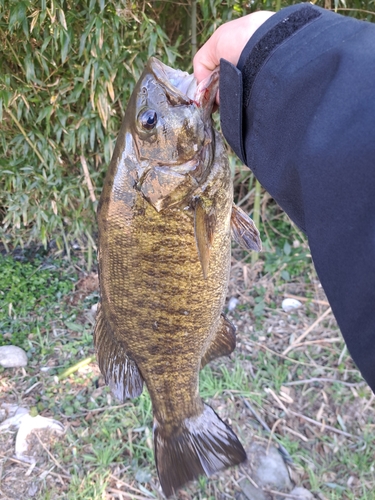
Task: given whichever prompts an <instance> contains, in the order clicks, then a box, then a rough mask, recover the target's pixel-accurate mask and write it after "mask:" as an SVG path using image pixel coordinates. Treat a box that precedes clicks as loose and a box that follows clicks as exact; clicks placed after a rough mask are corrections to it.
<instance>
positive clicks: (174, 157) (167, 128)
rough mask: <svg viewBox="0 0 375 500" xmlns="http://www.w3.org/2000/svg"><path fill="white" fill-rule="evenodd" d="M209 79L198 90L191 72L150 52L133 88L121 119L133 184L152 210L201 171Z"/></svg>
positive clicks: (207, 147) (207, 134) (205, 163)
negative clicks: (131, 155)
mask: <svg viewBox="0 0 375 500" xmlns="http://www.w3.org/2000/svg"><path fill="white" fill-rule="evenodd" d="M214 80H215V81H214V83H212V82H210V83H209V85H208V86H207V88H205V90H204V91H202V90H201V89H202V86H201V85H200V86H197V83H196V80H195V78H194V76H193V75H189V74H188V73H185V72H183V71H180V70H174V69H172V68H170V67H168V66H166V65H165V64H163V63H162V62H160V61H159V60H157V59H156V58H151V59H150V60H149V61H148V63H147V65H146V67H145V70H144V72H143V73H142V76H141V77H140V79H139V81H138V82H137V85H136V87H135V89H134V91H133V94H132V96H131V98H130V101H129V104H128V107H127V110H126V114H125V120H126V122H127V124H129V125H128V126H129V129H128V130H129V132H130V135H131V138H132V141H133V151H134V152H135V155H136V157H137V165H138V182H137V184H136V187H137V189H138V190H139V191H140V192H141V193H142V194H143V196H144V197H145V198H146V200H147V201H148V202H149V203H151V204H152V205H153V206H154V208H155V209H156V210H157V211H160V210H163V209H165V208H168V207H171V206H174V205H176V204H180V203H185V202H186V199H187V198H188V197H189V195H191V194H192V192H193V191H194V190H196V189H197V187H198V186H199V184H200V182H202V180H203V179H204V178H205V176H207V172H208V170H209V164H210V161H212V156H213V152H212V151H213V144H212V142H213V133H212V123H211V111H212V106H213V102H214V99H215V95H216V90H217V85H218V83H217V82H218V76H217V78H216V79H215V78H214ZM207 95H209V96H212V95H213V98H208V99H207Z"/></svg>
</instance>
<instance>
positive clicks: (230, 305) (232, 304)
mask: <svg viewBox="0 0 375 500" xmlns="http://www.w3.org/2000/svg"><path fill="white" fill-rule="evenodd" d="M239 303H240V301H239V300H238V299H236V297H231V298H230V299H229V302H228V311H229V312H232V311H234V310H235V309H236V307H237V306H238V304H239Z"/></svg>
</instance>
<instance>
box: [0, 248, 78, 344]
mask: <svg viewBox="0 0 375 500" xmlns="http://www.w3.org/2000/svg"><path fill="white" fill-rule="evenodd" d="M0 269H1V274H0V332H1V333H0V346H1V345H5V344H10V343H11V344H14V345H19V346H23V347H25V346H26V345H27V341H28V339H29V337H34V336H35V337H38V336H41V335H42V334H44V331H45V326H46V325H48V326H49V325H50V322H51V320H53V319H54V318H55V316H57V310H58V309H60V307H61V306H59V305H58V302H60V301H61V300H62V298H63V297H64V296H65V295H66V294H67V293H69V292H71V291H72V289H73V280H74V279H75V276H76V274H75V272H72V271H70V272H67V269H66V265H64V262H63V261H56V262H48V261H45V262H43V261H41V260H39V259H35V260H33V261H31V262H22V261H19V260H15V259H14V258H13V257H11V256H6V257H4V256H3V255H1V254H0Z"/></svg>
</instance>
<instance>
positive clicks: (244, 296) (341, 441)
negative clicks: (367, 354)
mask: <svg viewBox="0 0 375 500" xmlns="http://www.w3.org/2000/svg"><path fill="white" fill-rule="evenodd" d="M262 265H263V264H262V262H259V263H257V264H256V265H255V266H251V265H250V264H247V263H246V262H245V260H243V259H241V254H238V255H237V256H236V255H235V257H234V258H233V263H232V274H231V281H230V285H229V290H228V304H232V306H233V303H234V302H233V299H236V301H235V302H236V307H235V308H234V309H233V310H232V311H229V312H228V316H229V318H230V319H231V320H232V321H233V322H234V323H235V324H236V326H237V347H236V351H235V353H234V354H233V355H232V356H231V358H225V359H219V360H215V361H214V362H213V363H212V364H211V367H210V369H209V371H208V375H202V386H204V387H203V389H202V391H203V392H204V393H205V394H206V393H207V394H209V396H208V398H207V396H206V397H204V399H205V401H206V402H208V403H209V404H210V405H211V406H212V407H213V408H214V409H215V411H217V412H218V413H219V414H220V416H221V418H223V419H224V420H226V421H227V422H229V423H230V424H231V425H232V426H233V428H234V430H235V432H236V433H237V434H238V436H239V437H240V440H241V441H242V442H243V444H244V447H245V448H246V449H249V447H250V446H251V445H252V444H254V443H258V444H261V445H262V446H263V447H265V448H266V449H267V448H269V447H270V446H271V445H272V446H275V447H276V448H277V449H278V450H279V451H280V452H281V453H282V456H283V459H284V460H285V463H286V464H287V467H288V470H289V474H290V478H291V480H292V482H293V483H294V484H295V485H297V486H304V487H305V488H306V489H308V490H309V491H311V493H312V494H313V498H316V499H319V500H324V499H326V500H328V499H330V500H335V499H344V500H345V499H358V500H359V499H363V500H364V499H367V500H368V499H370V500H371V499H375V493H373V491H374V490H375V478H374V466H373V465H372V464H373V456H374V449H375V448H374V444H373V443H372V439H371V436H372V434H373V432H374V426H375V403H374V395H373V394H372V392H371V391H370V389H369V388H368V387H367V386H366V384H365V383H364V381H363V380H362V378H361V376H360V374H359V373H358V371H357V369H356V367H355V366H354V364H353V362H352V360H351V358H350V356H349V355H348V353H347V351H346V348H345V345H344V343H343V341H342V338H341V334H340V332H339V330H338V328H337V325H336V322H335V319H334V317H333V315H332V312H331V310H330V307H329V304H328V302H327V299H326V297H325V296H324V293H323V290H322V288H321V286H320V283H319V281H318V280H317V278H316V276H315V275H314V272H313V271H312V274H311V276H309V277H308V278H309V279H305V278H306V277H301V278H299V279H298V280H295V281H292V282H284V283H283V282H280V280H279V277H278V276H277V273H276V275H275V274H274V275H272V276H269V275H265V276H263V277H262V278H261V279H259V271H260V267H261V266H262ZM280 272H281V269H280ZM97 285H98V282H97V276H96V275H95V274H92V275H89V276H88V277H84V276H83V277H82V279H81V280H80V282H78V284H77V287H76V292H75V294H73V295H72V296H71V297H70V298H69V300H70V301H71V302H72V303H73V304H74V305H75V306H78V307H80V304H82V300H83V299H84V298H85V296H87V295H89V294H92V293H93V291H95V289H96V288H97ZM286 297H294V298H297V299H298V300H299V301H300V302H301V304H302V306H301V307H300V308H298V309H296V310H294V311H292V312H284V311H283V309H282V307H281V303H282V300H283V299H284V298H286ZM231 299H232V302H230V300H231ZM254 311H257V313H256V314H255V313H254ZM79 320H80V322H81V323H82V324H83V325H84V327H85V328H86V330H87V331H89V332H92V323H93V318H92V316H90V311H83V310H82V314H81V315H80V316H79ZM86 330H85V331H86ZM67 335H68V336H69V335H70V336H71V340H70V343H74V342H75V341H74V338H80V339H81V336H82V335H83V334H82V332H69V331H67V330H58V329H55V330H54V336H53V349H52V351H49V352H47V354H46V355H44V356H43V357H42V356H41V358H40V359H38V358H36V359H33V360H32V362H31V363H30V365H29V366H27V367H26V368H19V369H7V370H3V372H2V373H1V374H0V409H1V408H2V406H1V405H2V404H3V403H6V404H17V405H20V406H22V407H25V408H28V409H31V410H32V412H34V413H33V414H36V413H39V414H41V415H43V416H46V417H53V418H54V419H57V420H59V421H60V422H61V423H62V424H63V425H64V427H65V429H66V432H65V434H64V435H63V436H57V435H53V434H51V433H48V432H44V433H41V432H38V433H34V434H33V435H32V436H31V437H30V441H29V454H30V456H34V458H35V459H36V461H35V462H34V463H26V462H23V461H21V460H19V459H17V458H16V457H15V449H14V447H15V438H16V430H15V429H14V428H10V429H8V430H6V431H5V432H2V433H0V498H2V499H4V500H5V499H17V500H21V499H22V500H23V499H25V500H26V499H29V498H30V499H35V498H37V499H59V498H67V499H79V498H82V499H86V498H87V499H100V498H105V499H108V500H109V499H128V498H134V499H149V498H162V495H161V493H160V488H159V484H158V480H157V475H156V472H155V468H154V465H153V463H152V451H151V450H152V431H151V417H150V415H149V414H148V413H147V415H145V416H144V417H140V416H139V414H138V413H136V412H137V411H138V412H139V411H144V412H146V410H145V408H146V409H147V408H148V407H147V403H145V402H142V401H143V400H142V401H141V405H144V406H141V409H137V408H135V407H134V404H133V403H132V402H129V403H125V404H123V405H118V404H117V403H116V402H115V401H114V400H112V398H111V396H110V394H109V393H108V391H107V390H106V388H105V387H104V382H103V379H102V377H101V375H100V373H99V370H98V367H97V364H96V362H95V361H91V362H89V363H87V364H86V365H85V366H83V367H82V368H80V369H79V370H78V371H77V372H76V373H74V374H73V375H71V376H70V377H67V378H64V379H63V380H57V378H56V375H51V373H57V372H58V369H59V366H65V364H66V360H67V359H68V358H69V356H70V354H69V350H67V349H66V347H64V346H66V343H65V341H66V336H67ZM72 339H73V340H72ZM80 341H81V340H80ZM87 342H88V347H87V349H86V351H85V350H82V357H84V356H87V355H92V354H93V350H92V347H90V345H89V342H90V341H89V340H88V341H87ZM90 349H91V350H90ZM74 359H76V360H77V359H78V360H79V359H80V351H79V348H77V352H76V353H75V358H74ZM225 373H228V380H226V379H225ZM223 374H224V382H222V380H223ZM212 377H213V378H212ZM210 384H211V385H210ZM215 384H217V388H216V389H215V387H216V385H215ZM220 384H221V385H220ZM206 386H207V387H208V386H210V387H211V388H210V389H207V388H206ZM205 388H206V389H205ZM51 398H52V399H53V405H52V404H49V405H47V404H46V401H47V400H48V401H50V400H51ZM80 398H81V399H80ZM67 401H68V402H69V404H68V403H67ZM76 401H81V403H80V405H78V404H75V402H76ZM90 401H95V402H96V404H97V407H95V408H93V407H92V406H90V405H89V402H90ZM41 402H42V403H43V405H42V406H40V403H41ZM147 411H149V410H147ZM131 412H133V413H131ZM130 413H131V415H133V414H134V415H137V417H136V418H137V419H138V420H137V422H138V423H135V424H134V426H135V428H131V427H127V426H126V419H127V418H129V419H130V420H131V418H133V417H131V418H130V417H128V415H129V414H130ZM117 414H118V415H119V416H118V418H119V419H120V420H119V421H121V422H123V424H121V426H120V427H119V426H117V427H116V425H117V424H115V423H114V419H115V418H117ZM6 417H7V414H6V411H4V408H3V411H2V412H1V410H0V423H1V421H3V420H4V419H5V418H6ZM134 418H135V417H134ZM142 418H143V420H142ZM103 419H108V422H109V423H108V426H112V427H113V431H112V427H110V428H111V430H110V431H107V432H108V435H109V434H110V437H109V438H108V439H114V442H115V441H116V439H117V441H119V440H120V441H121V440H123V441H126V446H127V447H126V449H125V451H123V454H124V456H123V458H121V460H119V458H118V456H120V457H121V454H120V455H118V456H117V457H116V458H113V459H112V458H111V457H107V458H106V457H104V458H103V456H101V458H100V460H99V458H98V456H99V454H98V451H95V450H97V447H100V443H101V441H100V440H99V438H98V440H97V441H95V439H96V438H95V437H92V438H91V437H90V436H91V435H93V434H95V432H96V427H97V428H99V427H101V425H102V422H103ZM111 419H112V420H111ZM139 422H141V426H140V427H139V428H137V427H136V426H137V425H139ZM145 422H146V424H149V427H148V425H144V424H145ZM139 429H141V430H139ZM111 433H112V434H111ZM116 436H117V437H116ZM100 439H103V438H100ZM138 445H139V447H140V448H139V449H141V448H142V450H143V451H142V453H143V455H142V456H143V457H145V458H143V460H144V462H142V463H147V467H148V468H147V467H146V469H147V470H148V471H149V475H148V476H147V475H146V476H147V477H146V476H144V477H143V479H142V478H141V477H140V473H139V470H138V472H137V473H135V472H134V470H135V469H134V464H133V462H134V460H135V458H134V457H138V455H136V454H137V453H138V452H137V448H134V447H137V446H138ZM129 450H130V451H129ZM131 450H133V451H131ZM134 450H135V451H134ZM144 450H146V451H144ZM90 457H96V458H95V459H94V458H90ZM250 458H251V459H250V460H249V461H248V463H245V464H244V465H242V466H240V467H236V468H233V469H230V470H228V471H225V472H222V473H219V474H216V475H215V476H214V477H213V478H211V479H210V480H202V481H196V482H194V483H192V484H191V485H188V486H187V487H186V488H184V489H183V490H181V491H180V492H179V494H178V498H179V499H180V500H189V499H195V498H197V499H198V498H199V499H211V498H215V499H224V498H229V499H230V498H236V499H242V500H245V499H246V498H250V497H249V496H247V494H246V489H245V487H244V484H245V480H246V481H252V482H253V483H254V480H253V479H252V471H253V467H254V464H253V462H254V460H256V457H254V456H252V457H250ZM95 460H96V461H95ZM98 460H99V462H98ZM137 460H138V463H139V460H140V459H139V458H137ZM98 463H99V465H98ZM99 469H100V472H98V470H99ZM137 474H138V476H137ZM255 486H257V485H255ZM264 493H265V495H266V498H267V499H270V500H275V499H280V498H293V497H292V496H290V495H289V494H288V492H284V493H280V492H275V491H274V490H273V489H272V487H268V488H265V489H264Z"/></svg>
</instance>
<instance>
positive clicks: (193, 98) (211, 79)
mask: <svg viewBox="0 0 375 500" xmlns="http://www.w3.org/2000/svg"><path fill="white" fill-rule="evenodd" d="M148 64H149V68H150V70H151V71H152V73H153V74H154V76H155V78H156V79H157V80H158V82H159V83H160V84H161V85H163V87H164V88H165V91H166V94H167V96H168V97H169V99H170V100H171V99H172V100H173V101H175V102H174V104H192V103H195V104H196V105H197V106H198V107H199V108H202V109H203V110H204V114H205V115H210V114H211V113H212V108H213V105H214V102H215V97H216V93H217V91H218V88H219V68H217V69H215V70H214V71H213V72H212V73H211V74H210V75H209V76H208V77H207V78H205V79H204V80H202V81H201V82H200V83H199V84H198V83H197V80H196V78H195V76H194V74H191V75H190V74H189V73H187V72H186V71H181V70H180V69H173V68H170V67H169V66H167V65H166V64H164V63H162V62H161V61H159V60H158V59H156V58H155V57H151V58H150V60H149V63H148Z"/></svg>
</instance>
